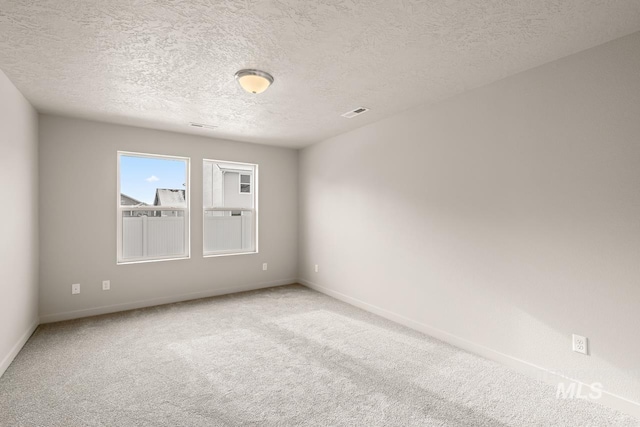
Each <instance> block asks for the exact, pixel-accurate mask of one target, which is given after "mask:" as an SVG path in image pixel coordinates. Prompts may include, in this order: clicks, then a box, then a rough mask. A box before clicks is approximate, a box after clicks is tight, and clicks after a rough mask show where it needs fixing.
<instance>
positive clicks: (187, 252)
mask: <svg viewBox="0 0 640 427" xmlns="http://www.w3.org/2000/svg"><path fill="white" fill-rule="evenodd" d="M121 156H127V157H144V158H153V159H165V160H182V161H184V162H185V164H186V171H185V198H186V202H187V206H186V207H184V208H178V207H168V206H122V205H121V199H120V194H121V188H120V181H121V179H120V158H121ZM116 163H117V167H116V197H117V202H116V265H127V264H141V263H147V262H160V261H176V260H182V259H190V258H191V158H190V157H184V156H174V155H167V154H152V153H140V152H134V151H123V150H118V151H117V152H116ZM124 211H135V212H138V211H182V212H184V218H185V221H184V228H185V229H184V237H185V241H184V253H183V254H181V255H172V256H170V257H140V258H128V259H123V258H122V255H123V254H122V252H123V251H122V244H123V236H122V231H123V227H122V218H123V212H124Z"/></svg>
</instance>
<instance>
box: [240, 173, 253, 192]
mask: <svg viewBox="0 0 640 427" xmlns="http://www.w3.org/2000/svg"><path fill="white" fill-rule="evenodd" d="M240 193H245V194H251V175H249V174H244V173H241V174H240Z"/></svg>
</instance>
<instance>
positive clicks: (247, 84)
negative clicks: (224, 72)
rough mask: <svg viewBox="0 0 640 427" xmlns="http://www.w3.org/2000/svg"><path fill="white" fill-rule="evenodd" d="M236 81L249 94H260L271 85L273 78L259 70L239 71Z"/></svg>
mask: <svg viewBox="0 0 640 427" xmlns="http://www.w3.org/2000/svg"><path fill="white" fill-rule="evenodd" d="M236 80H237V81H238V83H239V84H240V86H241V87H242V89H244V90H246V91H247V92H249V93H262V92H264V91H265V90H267V89H268V88H269V86H271V83H273V76H272V75H271V74H269V73H265V72H264V71H260V70H240V71H238V72H237V73H236Z"/></svg>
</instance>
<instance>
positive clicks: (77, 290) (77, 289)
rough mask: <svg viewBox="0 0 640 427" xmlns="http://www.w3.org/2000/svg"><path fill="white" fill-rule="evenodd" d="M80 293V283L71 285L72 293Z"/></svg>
mask: <svg viewBox="0 0 640 427" xmlns="http://www.w3.org/2000/svg"><path fill="white" fill-rule="evenodd" d="M79 293H80V283H74V284H73V285H71V295H76V294H79Z"/></svg>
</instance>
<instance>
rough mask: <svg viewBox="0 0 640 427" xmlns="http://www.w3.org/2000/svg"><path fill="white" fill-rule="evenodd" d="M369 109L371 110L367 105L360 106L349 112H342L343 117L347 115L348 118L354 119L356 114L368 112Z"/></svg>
mask: <svg viewBox="0 0 640 427" xmlns="http://www.w3.org/2000/svg"><path fill="white" fill-rule="evenodd" d="M367 111H369V109H368V108H366V107H358V108H356V109H355V110H353V111H349V112H348V113H344V114H342V117H346V118H347V119H352V118H354V117H355V116H359V115H360V114H364V113H366V112H367Z"/></svg>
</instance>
